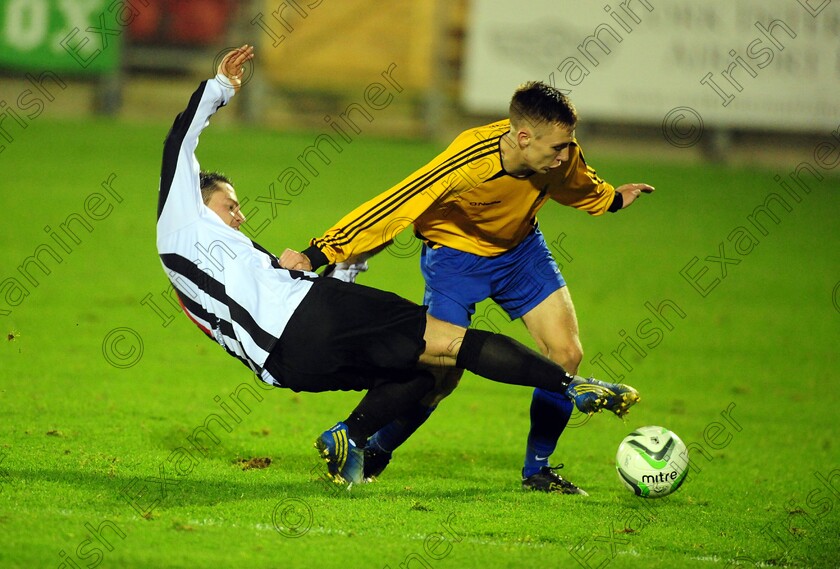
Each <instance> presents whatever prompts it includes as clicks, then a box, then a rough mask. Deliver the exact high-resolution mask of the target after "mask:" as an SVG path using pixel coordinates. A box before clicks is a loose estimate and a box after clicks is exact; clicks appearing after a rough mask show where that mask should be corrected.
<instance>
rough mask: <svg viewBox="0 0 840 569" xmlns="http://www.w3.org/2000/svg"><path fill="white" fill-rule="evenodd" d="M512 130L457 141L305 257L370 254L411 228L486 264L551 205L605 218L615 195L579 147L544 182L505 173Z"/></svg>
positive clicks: (494, 127)
mask: <svg viewBox="0 0 840 569" xmlns="http://www.w3.org/2000/svg"><path fill="white" fill-rule="evenodd" d="M509 130H510V121H509V120H503V121H499V122H495V123H492V124H489V125H486V126H482V127H478V128H473V129H469V130H466V131H464V132H463V133H461V134H460V135H459V136H458V137H457V138H456V139H455V140H454V141H453V142H452V144H450V145H449V147H448V148H447V149H446V150H445V151H443V152H442V153H441V154H440V155H438V156H437V157H436V158H434V159H433V160H432V161H431V162H429V163H428V164H426V165H425V166H423V167H422V168H420V169H419V170H417V171H416V172H414V173H413V174H411V175H410V176H408V177H407V178H406V179H405V180H403V181H402V182H400V183H399V184H397V185H396V186H394V187H392V188H391V189H389V190H388V191H386V192H384V193H382V194H380V195H378V196H376V197H375V198H373V199H371V200H369V201H367V202H365V203H363V204H362V205H361V206H359V207H357V208H356V209H354V210H353V211H351V212H350V213H349V214H347V215H346V216H344V217H343V218H342V219H341V220H340V221H339V222H338V223H337V224H335V225H334V226H333V227H331V228H330V229H329V230H327V232H326V233H325V234H324V235H323V236H322V237H320V238H316V239H313V240H312V242H311V246H310V247H309V249H307V250H306V251H304V252H305V253H307V255H309V257H310V259H311V260H312V263H313V266H316V267H317V266H320V265H322V264H326V263H337V262H341V261H344V260H346V259H348V258H351V257H354V256H356V255H358V254H361V253H364V252H367V251H370V250H372V249H375V248H376V247H378V246H380V245H382V244H384V243H387V242H388V241H390V240H391V239H393V238H394V236H395V235H396V233H398V232H399V231H401V230H402V229H404V228H406V227H407V226H408V225H410V224H412V223H413V224H414V230H415V233H416V234H417V236H418V237H420V238H422V239H424V240H425V241H426V243H427V244H428V245H429V246H431V247H433V248H436V247H439V246H441V245H445V246H447V247H451V248H453V249H458V250H460V251H465V252H467V253H473V254H476V255H481V256H486V257H490V256H496V255H499V254H501V253H504V252H505V251H508V250H510V249H512V248H513V247H515V246H516V245H518V244H519V243H520V242H521V241H522V240H523V239H524V238H525V237H526V236H527V235H528V233H529V232H530V231H531V229H532V228H533V226H534V224H535V223H536V214H537V211H539V209H540V208H541V207H542V206H543V205H545V203H546V202H547V201H548V200H549V199H551V200H554V201H556V202H559V203H561V204H563V205H567V206H571V207H574V208H577V209H581V210H584V211H587V212H589V213H590V214H592V215H601V214H603V213H604V212H606V211H607V209H608V208H609V207H610V205H611V204H612V201H613V197H614V195H615V189H614V188H613V186H612V185H610V184H608V183H607V182H605V181H604V180H602V179H601V178H599V177H598V175H597V174H596V173H595V171H594V170H593V169H592V168H590V167H589V166H587V165H586V162H585V161H584V159H583V153H582V152H581V149H580V147H579V146H578V145H577V144H576V143H573V144H572V145H571V146H570V149H569V159H568V161H566V162H564V163H563V164H561V165H560V166H558V167H556V168H552V169H551V170H550V171H549V172H548V173H546V174H533V175H531V176H529V177H526V178H514V177H512V176H510V175H509V174H508V173H507V172H505V170H504V168H503V167H502V162H501V148H500V145H501V144H502V137H503V136H504V135H505V134H506V133H507V132H508V131H509ZM319 253H320V254H319Z"/></svg>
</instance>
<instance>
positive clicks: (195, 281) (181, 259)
mask: <svg viewBox="0 0 840 569" xmlns="http://www.w3.org/2000/svg"><path fill="white" fill-rule="evenodd" d="M233 95H234V90H233V88H231V87H230V85H229V84H227V83H226V82H225V80H224V78H223V77H222V76H216V77H215V78H213V79H210V80H207V81H204V82H202V83H201V85H200V86H199V87H198V89H197V90H196V91H195V93H193V95H192V97H191V98H190V102H189V104H188V105H187V108H186V109H185V110H184V111H183V112H182V113H181V114H179V115H178V116H177V117H176V118H175V122H174V124H173V125H172V129H171V130H170V131H169V135H168V136H167V138H166V142H165V144H164V150H163V166H162V168H161V176H160V193H159V196H158V209H157V248H158V254H159V255H160V260H161V262H162V263H163V269H164V271H165V272H166V275H167V276H168V277H169V280H170V281H171V282H172V285H173V286H174V288H175V290H176V292H177V294H178V297H179V299H180V301H181V306H182V307H183V308H184V312H185V313H186V314H187V316H188V317H189V318H190V319H191V320H192V321H193V322H194V323H195V324H196V325H197V326H198V327H199V328H200V329H201V330H202V331H203V332H204V333H205V334H207V335H208V336H209V337H210V338H212V339H214V340H215V341H216V342H218V343H219V344H221V345H222V347H224V348H225V350H227V352H228V353H229V354H230V355H232V356H234V357H236V358H238V359H239V360H240V361H242V362H243V363H244V364H245V365H247V366H248V367H250V368H251V369H252V370H253V371H254V373H256V374H257V375H258V376H259V377H260V378H261V379H262V380H263V381H265V382H267V383H272V384H273V383H274V378H272V377H271V376H270V374H268V372H265V371H264V370H263V365H264V364H265V360H266V358H267V357H268V354H269V352H270V351H271V349H272V348H273V347H274V344H275V343H276V342H277V339H278V338H279V337H280V335H281V334H282V333H283V330H284V329H285V327H286V324H287V323H288V322H289V318H291V316H292V313H293V312H294V311H295V309H296V308H297V306H298V305H299V304H300V302H301V300H303V297H304V296H305V295H306V293H307V292H308V291H309V289H310V287H311V286H312V282H311V279H312V278H317V275H316V274H315V273H304V272H300V271H289V270H286V269H282V268H281V267H280V263H279V261H278V259H277V257H276V256H275V255H272V254H271V253H269V252H268V251H266V250H265V249H263V248H262V247H260V246H259V245H258V244H257V243H254V242H253V241H251V240H250V239H249V238H248V237H247V236H245V235H244V234H242V233H241V232H239V231H237V230H235V229H233V228H232V227H230V226H228V225H226V224H225V223H224V222H222V220H221V219H219V217H218V215H216V214H215V213H214V212H213V211H212V210H211V209H210V208H208V207H207V206H205V205H204V202H203V201H202V199H201V190H200V186H199V165H198V160H197V159H196V157H195V149H196V147H197V146H198V137H199V135H200V134H201V132H202V131H203V130H204V128H205V127H207V125H208V124H209V119H210V117H211V116H212V115H213V114H214V113H215V112H216V111H217V110H218V109H219V108H220V107H222V106H224V105H225V104H227V103H228V101H229V100H230V98H231V97H233ZM278 379H280V378H278Z"/></svg>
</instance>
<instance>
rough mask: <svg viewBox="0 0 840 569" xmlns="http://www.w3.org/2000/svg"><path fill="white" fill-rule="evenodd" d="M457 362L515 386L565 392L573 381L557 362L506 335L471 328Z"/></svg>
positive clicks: (465, 335) (465, 336)
mask: <svg viewBox="0 0 840 569" xmlns="http://www.w3.org/2000/svg"><path fill="white" fill-rule="evenodd" d="M456 365H457V366H458V367H462V368H464V369H468V370H470V371H471V372H473V373H475V374H477V375H480V376H482V377H486V378H487V379H491V380H493V381H498V382H499V383H510V384H513V385H528V386H531V387H540V388H542V389H545V390H547V391H559V392H563V391H564V390H565V389H566V387H568V385H569V382H570V381H571V380H572V377H573V376H571V375H569V374H568V373H566V370H564V369H563V367H562V366H560V365H559V364H557V363H554V362H553V361H551V360H550V359H548V358H547V357H545V356H543V355H542V354H539V353H537V352H535V351H533V350H530V349H528V348H526V347H525V346H523V345H522V344H520V343H519V342H517V341H516V340H514V339H513V338H509V337H507V336H503V335H501V334H493V333H492V332H486V331H484V330H476V329H474V328H469V329H468V330H467V332H466V334H464V341H463V342H462V343H461V347H460V350H459V351H458V357H457V359H456Z"/></svg>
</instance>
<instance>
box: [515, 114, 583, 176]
mask: <svg viewBox="0 0 840 569" xmlns="http://www.w3.org/2000/svg"><path fill="white" fill-rule="evenodd" d="M574 138H575V132H574V130H573V129H570V128H568V127H566V126H563V125H559V124H553V125H545V126H542V125H541V126H539V127H537V128H535V129H533V131H532V132H531V136H530V137H529V138H528V139H527V145H526V146H525V148H523V151H522V154H523V158H524V159H525V164H526V166H527V167H528V168H530V169H531V170H533V171H534V172H538V173H540V174H546V173H548V171H549V170H551V169H552V168H557V167H558V166H559V165H560V164H562V163H563V162H566V161H567V160H568V159H569V146H570V145H571V144H572V141H573V140H574Z"/></svg>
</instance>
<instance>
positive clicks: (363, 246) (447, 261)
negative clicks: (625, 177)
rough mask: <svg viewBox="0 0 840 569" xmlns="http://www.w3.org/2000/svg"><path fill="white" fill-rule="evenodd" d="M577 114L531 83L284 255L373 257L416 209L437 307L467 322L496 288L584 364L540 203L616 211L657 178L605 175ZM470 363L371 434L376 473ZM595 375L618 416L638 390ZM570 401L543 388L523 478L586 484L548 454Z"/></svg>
mask: <svg viewBox="0 0 840 569" xmlns="http://www.w3.org/2000/svg"><path fill="white" fill-rule="evenodd" d="M576 124H577V113H576V111H575V108H574V106H573V105H572V103H571V101H570V100H569V99H568V98H567V97H566V96H565V95H564V94H563V93H561V92H560V91H559V90H557V89H555V88H553V87H550V86H548V85H546V84H544V83H541V82H529V83H526V84H524V85H522V86H520V87H519V88H518V89H517V90H516V92H515V93H514V95H513V98H512V99H511V103H510V118H509V119H508V120H502V121H499V122H495V123H492V124H489V125H486V126H482V127H478V128H474V129H470V130H467V131H465V132H463V133H461V134H460V135H459V136H458V137H457V138H456V139H455V140H454V142H453V143H452V144H451V145H450V146H449V148H447V149H446V150H445V151H444V152H443V153H441V154H440V155H439V156H437V157H436V158H434V159H433V160H432V161H431V162H429V163H428V164H426V165H425V166H423V167H422V168H420V169H419V170H417V171H416V172H414V173H413V174H411V175H410V176H409V177H408V178H406V179H405V180H403V181H402V182H400V183H399V184H397V185H396V186H394V187H393V188H391V189H390V190H388V191H386V192H384V193H382V194H380V195H378V196H376V197H375V198H373V199H371V200H369V201H367V202H366V203H364V204H362V205H361V206H359V207H358V208H356V209H355V210H353V211H352V212H350V213H349V214H348V215H346V216H345V217H344V218H342V219H341V220H340V221H339V222H338V223H337V224H336V225H334V226H333V227H331V228H330V229H329V230H328V231H327V232H326V233H325V234H324V235H323V236H322V237H320V238H317V239H313V240H312V242H311V245H310V247H309V248H307V249H305V250H304V251H302V252H301V253H298V252H296V251H293V250H287V251H286V252H285V253H284V254H283V256H282V257H281V264H282V265H283V266H284V267H287V268H290V269H305V270H314V269H316V268H318V267H320V266H323V265H327V264H330V263H338V262H342V261H346V260H348V259H350V260H353V259H355V258H359V257H360V256H361V257H362V258H364V256H365V254H369V253H370V252H371V251H374V250H376V249H377V248H380V247H381V246H383V245H384V244H386V243H388V242H389V241H390V240H391V239H393V237H394V235H393V232H394V229H393V228H395V227H399V228H401V227H404V225H405V221H407V220H411V221H413V223H414V231H415V234H416V235H417V237H418V238H420V239H422V240H423V242H424V246H423V251H422V255H421V261H420V265H421V271H422V273H423V276H424V278H425V280H426V291H425V297H424V304H426V305H428V307H429V308H428V310H429V314H431V315H432V316H434V317H436V318H439V319H441V320H445V321H447V322H451V323H453V324H457V325H459V326H465V327H466V326H469V323H470V319H471V316H472V314H474V313H475V305H476V303H478V302H481V301H482V300H484V299H486V298H491V299H493V300H494V301H495V302H497V303H498V304H499V305H500V306H501V307H502V308H503V309H504V310H505V311H506V312H507V314H508V315H509V316H510V318H511V320H513V319H516V318H521V319H522V321H523V322H524V323H525V326H526V327H527V329H528V331H529V332H530V333H531V335H532V336H533V338H534V340H535V341H536V343H537V345H538V346H539V348H540V350H541V351H542V352H543V353H544V354H545V355H547V356H548V357H549V358H551V359H552V360H554V361H555V362H557V363H559V364H560V365H562V366H563V367H564V368H565V369H566V370H568V371H569V373H577V370H578V366H579V365H580V362H581V359H582V358H583V349H582V347H581V343H580V339H579V337H578V323H577V317H576V315H575V309H574V305H573V304H572V299H571V296H570V294H569V290H568V287H567V286H566V283H565V281H564V279H563V276H562V275H561V274H560V270H559V268H558V267H557V264H556V262H555V261H554V258H553V257H552V255H551V253H550V251H549V249H548V247H547V245H546V243H545V240H544V238H543V236H542V233H541V232H540V230H539V227H538V225H537V219H536V214H537V212H538V211H539V210H540V208H542V206H543V205H545V204H546V203H547V202H548V201H549V200H552V201H555V202H558V203H560V204H562V205H567V206H571V207H573V208H576V209H580V210H583V211H586V212H588V213H589V214H591V215H602V214H604V213H606V212H616V211H618V210H621V209H623V208H626V207H628V206H629V205H630V204H632V203H633V202H634V201H635V200H636V198H638V197H639V195H640V194H641V193H642V192H645V193H649V192H652V191H653V189H654V188H653V187H652V186H649V185H647V184H625V185H623V186H619V187H617V188H614V187H613V186H612V185H610V184H608V183H607V182H605V181H604V180H602V179H601V178H599V177H598V175H597V174H596V173H595V171H594V170H593V169H592V168H591V167H589V166H588V165H587V164H586V161H585V160H584V158H583V153H582V151H581V149H580V146H579V145H578V143H577V141H576V140H575V126H576ZM396 221H400V222H401V223H395V222H396ZM461 373H462V372H461V371H460V370H457V369H456V370H450V371H449V372H447V373H446V377H441V378H439V380H438V382H437V386H436V388H435V391H434V392H433V393H431V394H430V395H429V396H427V397H426V399H424V401H423V404H421V405H420V406H418V408H416V409H415V410H413V411H412V412H410V413H407V414H406V415H404V416H403V417H402V418H401V419H399V420H396V421H394V422H392V423H391V424H389V425H387V426H386V427H384V428H382V429H381V430H380V431H378V432H377V433H376V434H375V435H374V436H372V437H371V438H370V440H369V441H368V444H367V446H366V449H365V474H366V475H367V476H368V477H373V476H376V475H378V474H380V473H381V472H382V471H383V470H384V468H385V467H386V466H387V464H388V462H389V461H390V459H391V453H392V452H393V451H394V449H396V448H397V447H398V446H399V445H400V444H402V443H403V442H404V441H405V440H406V439H407V438H408V437H409V436H410V435H411V433H413V432H414V431H415V430H416V429H417V428H418V427H419V426H420V425H421V424H422V423H423V422H424V421H425V420H426V418H427V417H428V416H429V415H430V414H431V412H432V411H433V410H434V409H435V407H436V405H437V403H438V402H439V401H440V400H441V399H442V398H443V397H445V396H446V395H448V394H449V393H451V391H452V390H453V389H454V388H455V386H456V385H457V383H458V380H459V379H460V376H461ZM590 381H591V382H592V383H593V384H596V385H599V386H601V387H604V388H606V389H608V390H610V391H612V392H613V393H614V394H615V395H616V397H615V398H614V399H613V401H614V402H615V405H614V406H613V407H608V408H610V410H612V411H613V412H615V413H616V414H618V415H619V416H621V415H623V414H625V413H626V412H627V410H628V408H629V407H630V406H631V405H633V404H634V403H635V402H636V401H637V400H638V394H637V392H636V391H635V390H634V389H633V388H632V387H629V386H626V385H622V384H610V383H605V382H601V381H598V380H595V379H592V380H590ZM573 407H574V405H573V403H572V401H571V400H570V399H569V398H568V397H567V396H566V395H565V394H562V393H555V392H550V391H546V390H542V389H536V390H535V391H534V395H533V397H532V402H531V429H530V432H529V435H528V442H527V448H526V456H525V465H524V468H523V471H522V484H523V487H524V488H527V489H533V490H541V491H546V492H560V493H567V494H585V492H584V491H583V490H581V489H580V488H578V487H577V486H575V485H574V484H572V483H571V482H569V481H568V480H564V479H563V478H562V477H560V476H559V475H558V474H557V472H556V470H557V469H558V468H559V467H550V466H549V456H550V455H551V454H552V453H553V452H554V450H555V448H556V446H557V441H558V439H559V437H560V435H561V433H562V432H563V429H564V428H565V427H566V425H567V423H568V420H569V417H570V416H571V413H572V410H573ZM561 466H562V465H561Z"/></svg>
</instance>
